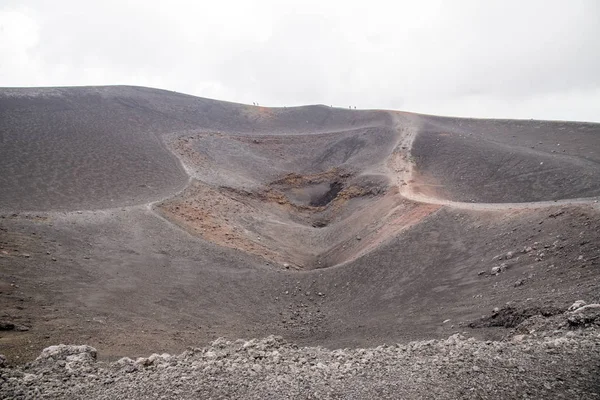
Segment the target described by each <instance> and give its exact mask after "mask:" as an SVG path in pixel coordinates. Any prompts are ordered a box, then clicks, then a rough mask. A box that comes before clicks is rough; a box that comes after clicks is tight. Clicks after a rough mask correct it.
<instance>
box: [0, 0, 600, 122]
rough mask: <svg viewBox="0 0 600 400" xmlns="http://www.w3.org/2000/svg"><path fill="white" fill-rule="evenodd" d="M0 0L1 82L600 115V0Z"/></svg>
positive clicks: (270, 100)
mask: <svg viewBox="0 0 600 400" xmlns="http://www.w3.org/2000/svg"><path fill="white" fill-rule="evenodd" d="M89 3H91V2H87V1H85V2H83V1H70V0H66V1H59V0H56V1H41V0H40V1H36V0H30V1H27V0H25V1H22V0H21V1H12V0H3V1H2V2H0V86H57V85H61V86H62V85H109V84H132V85H144V86H152V87H158V88H163V89H170V90H176V91H180V92H184V93H190V94H194V95H198V96H203V97H210V98H216V99H221V100H229V101H237V102H243V103H252V102H253V101H257V102H259V103H260V104H261V105H272V106H283V105H300V104H315V103H322V104H328V105H329V104H332V105H335V106H340V107H347V106H349V105H353V106H354V105H355V106H357V107H358V108H388V109H401V110H407V111H415V112H423V113H429V114H441V115H459V116H473V117H507V118H543V119H571V120H587V121H599V122H600V2H598V1H596V0H590V1H577V0H570V1H567V0H564V1H548V0H546V1H535V0H529V1H507V0H504V1H479V0H476V1H459V0H456V1H414V0H411V1H376V0H369V1H364V0H363V1H359V2H353V1H312V0H302V1H287V2H284V1H260V0H255V1H229V0H219V1H210V2H208V1H181V0H169V1H162V2H154V1H148V0H146V1H113V0H106V1H102V2H95V3H96V5H90V4H89Z"/></svg>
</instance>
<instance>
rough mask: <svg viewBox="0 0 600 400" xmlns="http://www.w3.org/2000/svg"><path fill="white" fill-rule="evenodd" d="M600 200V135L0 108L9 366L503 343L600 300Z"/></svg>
mask: <svg viewBox="0 0 600 400" xmlns="http://www.w3.org/2000/svg"><path fill="white" fill-rule="evenodd" d="M599 198H600V124H593V123H576V122H549V121H534V120H482V119H460V118H444V117H434V116H428V115H419V114H413V113H407V112H397V111H385V110H368V111H363V110H348V109H342V108H332V107H328V106H322V105H318V106H305V107H287V108H285V107H284V108H267V107H259V106H248V105H242V104H234V103H227V102H222V101H215V100H209V99H204V98H198V97H193V96H188V95H183V94H179V93H175V92H168V91H162V90H157V89H149V88H141V87H125V86H110V87H80V88H36V89H19V88H13V89H8V88H6V89H0V305H1V306H2V307H1V308H2V315H1V316H0V321H1V322H2V324H1V325H0V328H2V329H4V330H3V331H2V332H0V353H2V354H4V355H6V357H7V359H8V363H10V364H14V365H23V364H24V363H25V362H27V361H31V360H33V359H34V358H35V357H36V356H37V355H38V354H39V353H40V351H41V350H42V349H43V348H45V347H47V346H49V345H53V344H57V343H86V344H88V345H91V346H94V347H95V348H96V349H97V350H98V356H99V358H100V359H101V360H103V361H111V360H116V359H118V358H120V357H122V356H130V357H133V356H142V355H148V354H150V353H154V352H158V353H161V352H169V353H176V352H181V351H183V350H184V349H185V348H186V347H188V346H192V345H193V346H201V345H207V344H208V343H210V342H211V341H213V340H215V339H217V338H219V337H224V338H227V339H231V340H235V339H238V338H257V337H258V338H262V337H266V336H269V335H278V336H282V337H283V338H284V339H285V340H287V341H289V342H293V343H296V344H299V345H306V346H323V347H326V348H329V349H336V348H344V347H349V348H357V347H376V346H378V345H381V344H384V343H388V344H389V343H407V342H408V341H411V340H428V339H445V338H448V337H449V336H450V335H453V334H455V333H462V334H463V335H467V336H472V337H474V338H476V339H477V340H501V339H503V338H504V339H506V338H507V337H512V336H510V335H512V334H513V333H514V329H515V328H518V327H519V326H521V327H522V326H523V325H522V324H524V323H528V322H527V321H529V322H531V321H533V320H532V318H534V319H535V318H538V319H539V318H542V319H543V318H552V317H553V316H556V315H559V314H562V313H564V312H566V310H567V308H568V307H569V306H570V305H571V304H572V303H573V302H574V301H576V300H585V302H587V303H588V304H594V303H599V302H600V290H598V287H599V286H598V285H599V283H600V205H599V204H598V199H599ZM494 309H496V310H495V311H493V310H494ZM482 316H483V317H482ZM594 324H600V319H599V320H598V322H597V323H596V322H594V320H593V319H592V320H591V322H590V323H588V324H587V325H585V324H583V326H579V327H578V329H583V328H585V329H596V328H594V326H595V325H594ZM588 325H589V326H588ZM533 330H535V329H533ZM521 331H522V332H524V331H523V330H522V329H521ZM507 335H508V336H507ZM507 340H510V338H509V339H507ZM596 349H597V348H596ZM590 356H591V359H590V365H592V364H593V365H596V367H598V365H600V356H599V354H598V352H597V351H596V352H595V353H594V354H591V353H590ZM594 357H595V358H594ZM584 389H585V390H588V391H587V392H585V393H587V394H589V393H591V392H590V391H591V390H593V389H590V388H589V387H586V388H584ZM582 390H583V389H582ZM594 390H595V389H594ZM1 392H2V389H1V388H0V393H1ZM561 393H562V392H561ZM565 393H566V392H565ZM581 393H584V392H581ZM342 397H343V396H342Z"/></svg>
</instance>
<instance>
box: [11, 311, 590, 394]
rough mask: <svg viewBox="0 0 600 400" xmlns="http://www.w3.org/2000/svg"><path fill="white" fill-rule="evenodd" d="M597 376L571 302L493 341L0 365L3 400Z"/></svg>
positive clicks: (260, 343)
mask: <svg viewBox="0 0 600 400" xmlns="http://www.w3.org/2000/svg"><path fill="white" fill-rule="evenodd" d="M503 314H506V312H505V311H502V310H500V311H499V310H495V311H494V315H495V316H499V315H500V316H501V315H503ZM2 362H3V358H2V357H0V363H2ZM599 376H600V305H599V304H585V302H584V301H578V302H576V303H574V304H573V306H572V307H570V309H569V310H568V311H566V312H564V313H561V314H557V315H553V316H551V317H548V318H545V317H542V316H539V315H538V316H534V317H529V318H526V319H525V320H524V321H523V322H521V323H520V324H518V325H517V326H516V328H515V329H514V330H512V331H511V333H510V334H509V335H508V336H507V337H506V338H505V339H504V340H502V341H489V340H488V341H482V340H476V339H474V338H467V337H465V336H464V335H461V334H454V335H452V336H450V337H449V338H448V339H445V340H428V341H416V342H410V343H408V344H395V345H382V346H378V347H376V348H370V349H338V350H329V349H325V348H322V347H298V346H296V345H294V344H290V343H287V342H285V341H284V340H283V339H281V338H280V337H276V336H269V337H267V338H264V339H252V340H249V341H246V340H236V341H227V340H225V339H218V340H216V341H214V342H213V343H212V344H211V345H210V346H208V347H204V348H190V349H188V350H187V351H185V352H183V353H182V354H179V355H169V354H153V355H151V356H149V357H147V358H138V359H136V360H133V359H131V358H127V357H125V358H122V359H120V360H118V361H116V362H113V363H103V362H98V361H96V349H94V348H93V347H90V346H87V345H80V346H69V345H62V344H61V345H58V346H51V347H48V348H46V349H44V351H43V352H42V354H41V355H40V356H39V357H38V358H37V359H36V360H35V361H33V362H31V363H29V364H26V365H23V366H19V367H16V368H8V367H5V368H1V369H0V397H2V398H11V399H39V398H45V399H59V398H60V399H80V398H81V399H83V398H93V399H132V398H136V399H196V398H211V399H215V398H245V399H265V398H269V399H290V398H302V399H311V398H313V399H324V398H331V399H346V398H354V399H363V398H404V399H406V398H409V399H410V398H432V399H458V398H461V399H462V398H469V399H482V398H502V399H513V398H514V399H516V398H519V399H534V398H538V399H541V398H565V399H595V398H598V396H600V379H599Z"/></svg>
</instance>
